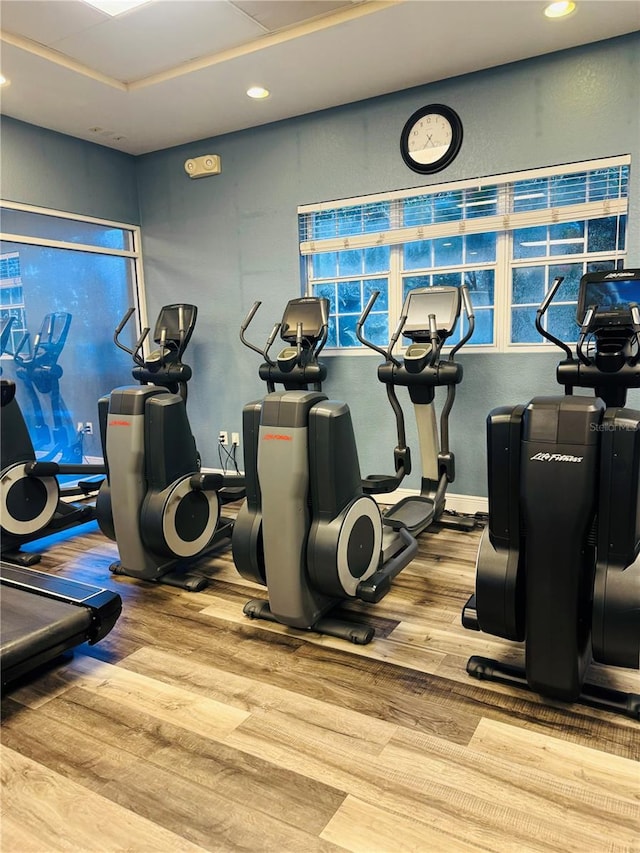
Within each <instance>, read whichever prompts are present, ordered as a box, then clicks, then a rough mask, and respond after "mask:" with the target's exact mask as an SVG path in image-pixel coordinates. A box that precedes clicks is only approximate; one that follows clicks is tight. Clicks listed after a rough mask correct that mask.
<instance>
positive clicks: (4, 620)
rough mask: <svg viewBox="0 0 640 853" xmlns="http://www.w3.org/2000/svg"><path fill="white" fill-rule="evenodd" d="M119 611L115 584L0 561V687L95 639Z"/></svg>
mask: <svg viewBox="0 0 640 853" xmlns="http://www.w3.org/2000/svg"><path fill="white" fill-rule="evenodd" d="M121 611H122V599H121V598H120V596H119V595H118V593H116V592H112V591H111V590H108V589H102V588H100V587H96V586H91V585H90V584H86V583H81V582H79V581H73V580H69V579H67V578H61V577H58V576H57V575H48V574H46V573H45V572H39V571H35V570H34V569H27V568H23V567H21V566H12V565H9V564H7V563H0V620H1V621H0V668H1V670H2V689H3V690H4V688H5V686H6V685H7V684H9V683H10V682H13V681H15V680H16V679H17V678H19V677H20V676H23V675H26V674H27V673H29V672H31V671H32V670H34V669H36V668H37V667H39V666H41V665H42V664H45V663H48V662H49V661H51V660H54V659H55V658H57V657H59V656H60V655H61V654H63V652H66V651H68V650H69V649H73V648H75V647H76V646H79V645H80V644H81V643H85V642H88V643H89V644H90V645H93V644H94V643H97V642H98V641H99V640H101V639H102V638H103V637H105V636H106V635H107V634H108V633H109V631H110V630H111V629H112V628H113V626H114V625H115V623H116V621H117V620H118V617H119V616H120V613H121Z"/></svg>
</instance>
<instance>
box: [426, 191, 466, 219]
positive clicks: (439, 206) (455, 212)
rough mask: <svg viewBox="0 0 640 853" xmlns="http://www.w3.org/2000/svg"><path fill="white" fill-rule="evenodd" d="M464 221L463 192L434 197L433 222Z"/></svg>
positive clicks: (437, 194)
mask: <svg viewBox="0 0 640 853" xmlns="http://www.w3.org/2000/svg"><path fill="white" fill-rule="evenodd" d="M459 219H462V190H455V191H453V192H446V193H436V194H435V195H434V196H433V221H434V222H457V221H458V220H459Z"/></svg>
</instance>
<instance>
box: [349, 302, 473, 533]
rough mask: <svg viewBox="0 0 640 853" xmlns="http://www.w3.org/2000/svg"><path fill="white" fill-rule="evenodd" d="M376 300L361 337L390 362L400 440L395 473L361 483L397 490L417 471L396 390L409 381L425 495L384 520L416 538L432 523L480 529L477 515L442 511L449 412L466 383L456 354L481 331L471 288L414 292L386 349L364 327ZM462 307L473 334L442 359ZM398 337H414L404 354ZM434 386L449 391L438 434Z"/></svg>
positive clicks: (450, 465) (386, 370)
mask: <svg viewBox="0 0 640 853" xmlns="http://www.w3.org/2000/svg"><path fill="white" fill-rule="evenodd" d="M377 297H378V292H375V293H373V294H372V296H371V298H370V299H369V302H368V304H367V306H366V308H365V310H364V312H363V314H362V316H361V317H360V319H359V320H358V323H357V324H356V335H357V337H358V340H360V341H361V342H362V343H363V344H365V345H366V346H367V347H369V348H370V349H372V350H374V351H375V352H378V353H380V355H382V356H383V358H384V364H381V365H380V366H379V367H378V379H379V380H380V381H381V382H382V383H383V384H384V385H385V387H386V390H387V397H388V399H389V403H390V404H391V407H392V409H393V411H394V414H395V418H396V433H397V445H396V448H395V450H394V463H395V473H394V474H393V475H391V476H389V475H384V474H372V475H369V476H368V477H367V478H366V480H365V481H364V483H363V486H364V489H365V491H366V492H368V493H370V494H384V493H389V492H392V491H394V490H395V489H397V488H398V486H399V485H400V483H401V482H402V480H403V479H404V477H406V476H407V475H408V474H409V473H411V454H410V449H409V447H408V446H407V443H406V434H405V423H404V414H403V411H402V406H401V405H400V401H399V400H398V396H397V394H396V387H398V386H404V387H406V388H407V390H408V392H409V397H410V399H411V402H412V404H413V409H414V414H415V419H416V426H417V430H418V443H419V450H420V462H421V467H422V471H421V473H422V479H421V484H420V494H419V495H411V496H409V497H406V498H403V499H401V500H400V501H398V502H397V503H396V504H395V505H394V506H392V507H390V508H389V509H388V510H385V521H386V523H391V522H393V521H398V522H401V523H402V524H404V526H405V527H406V528H407V530H408V531H409V532H410V533H411V534H412V535H413V536H418V535H419V534H420V533H422V532H423V531H424V530H426V529H427V528H428V527H430V526H431V525H432V524H433V523H434V522H439V523H440V525H442V526H447V527H453V528H456V529H459V530H472V529H473V528H474V527H475V521H474V520H473V519H470V518H463V517H455V516H443V513H444V511H445V496H446V491H447V487H448V485H449V483H452V482H453V480H454V478H455V457H454V454H453V453H452V452H451V451H450V449H449V415H450V413H451V409H452V408H453V403H454V400H455V395H456V386H457V385H459V384H460V382H462V365H461V364H459V363H457V362H456V361H455V357H456V354H457V353H458V352H459V351H460V349H461V348H462V347H463V346H464V345H465V344H466V343H467V341H468V340H469V338H470V337H471V336H472V335H473V331H474V328H475V318H474V313H473V306H472V304H471V299H470V296H469V291H468V288H467V287H466V285H463V286H462V287H420V288H415V289H413V290H410V291H409V293H408V294H407V296H406V298H405V301H404V305H403V307H402V313H401V315H400V320H399V322H398V325H397V327H396V329H395V331H394V333H393V335H392V336H391V339H390V341H389V345H388V347H387V349H386V350H385V349H382V347H379V346H377V345H376V344H374V343H372V342H371V341H370V340H368V339H367V338H366V337H365V336H364V332H363V327H364V324H365V322H366V320H367V317H368V316H369V313H370V312H371V310H372V308H373V306H374V304H375V301H376V299H377ZM463 306H464V312H465V315H466V317H467V324H468V328H467V331H466V333H465V334H464V335H463V336H461V338H460V340H459V341H458V343H457V344H456V345H455V346H453V347H452V349H451V351H450V352H449V356H448V359H447V360H441V355H442V348H443V346H444V345H445V343H446V342H447V340H448V339H449V338H450V337H451V335H452V334H453V332H454V331H455V329H456V326H457V324H458V321H459V320H460V312H461V308H462V307H463ZM400 335H403V336H404V337H407V338H409V340H410V341H411V343H410V344H409V346H408V347H407V348H406V350H405V353H404V355H398V356H396V355H394V354H393V349H394V347H395V345H396V343H397V341H398V339H399V338H400ZM436 388H446V389H447V396H446V400H445V403H444V406H443V408H442V412H441V415H440V430H439V432H438V424H437V420H436V411H435V393H436Z"/></svg>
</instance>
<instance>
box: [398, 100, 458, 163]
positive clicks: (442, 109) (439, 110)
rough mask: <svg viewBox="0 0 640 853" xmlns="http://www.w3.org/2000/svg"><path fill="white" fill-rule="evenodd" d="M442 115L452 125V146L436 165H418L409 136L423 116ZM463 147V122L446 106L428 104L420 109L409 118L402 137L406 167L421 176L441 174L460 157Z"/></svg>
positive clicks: (402, 149)
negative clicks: (412, 153)
mask: <svg viewBox="0 0 640 853" xmlns="http://www.w3.org/2000/svg"><path fill="white" fill-rule="evenodd" d="M434 113H436V114H437V115H441V116H442V117H443V118H446V120H447V121H448V122H449V124H450V125H451V145H450V146H449V149H448V150H447V151H446V153H445V154H443V155H442V157H441V158H440V159H439V160H436V161H435V162H434V163H417V162H416V161H415V160H414V159H413V157H412V156H411V154H410V153H409V134H410V133H411V131H412V129H413V127H414V125H415V123H416V122H417V121H419V120H420V119H421V118H423V116H426V115H433V114H434ZM461 145H462V122H461V121H460V116H459V115H458V113H456V112H455V111H454V110H452V109H451V107H447V106H445V105H444V104H428V105H427V106H425V107H420V109H419V110H416V111H415V112H414V113H413V115H411V116H409V118H408V119H407V122H406V124H405V126H404V127H403V128H402V133H401V135H400V153H401V154H402V159H403V160H404V162H405V163H406V165H407V166H408V167H409V168H410V169H413V171H414V172H419V173H420V174H421V175H432V174H434V173H435V172H440V171H442V169H445V168H446V167H447V166H448V165H449V164H450V163H452V162H453V160H454V159H455V158H456V157H457V156H458V152H459V151H460V146H461Z"/></svg>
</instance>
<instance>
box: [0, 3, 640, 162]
mask: <svg viewBox="0 0 640 853" xmlns="http://www.w3.org/2000/svg"><path fill="white" fill-rule="evenodd" d="M544 6H545V3H544V2H541V1H540V0H391V2H386V0H385V1H384V2H377V0H365V1H364V2H357V0H333V2H331V0H327V2H325V0H155V2H153V1H150V2H147V3H146V4H145V5H143V6H141V7H139V8H137V9H134V10H132V11H129V12H126V13H124V14H122V15H120V16H118V17H109V16H108V15H106V14H104V13H102V12H99V11H98V10H96V9H94V8H93V7H91V6H89V5H87V4H86V3H85V2H83V0H0V28H1V33H0V35H1V39H2V41H1V45H0V46H1V49H2V52H1V54H0V66H1V67H0V71H1V72H2V74H4V75H5V76H6V77H7V78H8V79H9V80H10V84H9V85H8V86H4V87H2V89H1V90H0V97H1V102H0V105H1V111H2V113H3V114H5V115H8V116H13V117H14V118H17V119H20V120H22V121H26V122H29V123H31V124H36V125H40V126H42V127H47V128H50V129H52V130H56V131H60V132H62V133H67V134H70V135H71V136H75V137H79V138H80V139H87V140H90V141H92V142H97V143H99V144H101V145H106V146H109V147H111V148H115V149H118V150H120V151H125V152H128V153H130V154H142V153H146V152H149V151H154V150H158V149H161V148H168V147H171V146H173V145H179V144H182V143H186V142H193V141H195V140H198V139H205V138H207V137H211V136H218V135H220V134H224V133H229V132H232V131H237V130H242V129H244V128H248V127H255V126H258V125H262V124H266V123H269V122H273V121H278V120H280V119H284V118H289V117H292V116H296V115H302V114H305V113H310V112H315V111H317V110H322V109H326V108H328V107H335V106H339V105H342V104H348V103H352V102H354V101H359V100H362V99H364V98H370V97H374V96H377V95H382V94H387V93H390V92H395V91H399V90H401V89H407V88H410V87H412V86H418V85H422V84H425V83H430V82H433V81H436V80H442V79H445V78H448V77H454V76H457V75H460V74H466V73H468V72H472V71H478V70H480V69H483V68H490V67H494V66H497V65H502V64H504V63H507V62H513V61H516V60H520V59H525V58H528V57H532V56H539V55H542V54H545V53H550V52H553V51H557V50H563V49H565V48H569V47H574V46H577V45H583V44H587V43H590V42H595V41H600V40H603V39H607V38H612V37H614V36H618V35H622V34H624V33H629V32H634V31H638V30H640V2H637V0H620V2H619V0H582V2H580V0H578V3H577V9H576V11H575V12H574V13H573V14H572V15H571V16H569V17H567V18H565V19H561V20H555V21H551V20H549V19H547V18H545V17H544V16H543V14H542V11H543V8H544ZM256 84H259V85H263V86H265V87H266V88H268V89H269V90H270V91H271V95H270V97H269V98H267V99H266V100H263V101H252V100H251V99H249V98H248V97H247V96H246V94H245V92H246V90H247V88H248V87H249V86H251V85H256Z"/></svg>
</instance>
